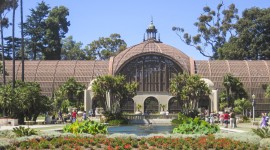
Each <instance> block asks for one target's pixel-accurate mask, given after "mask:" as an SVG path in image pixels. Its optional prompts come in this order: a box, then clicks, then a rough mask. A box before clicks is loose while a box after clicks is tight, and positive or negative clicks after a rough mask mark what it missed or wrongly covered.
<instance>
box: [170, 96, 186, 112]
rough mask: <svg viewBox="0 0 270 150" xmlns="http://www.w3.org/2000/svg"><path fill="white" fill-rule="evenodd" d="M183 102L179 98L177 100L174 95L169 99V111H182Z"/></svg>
mask: <svg viewBox="0 0 270 150" xmlns="http://www.w3.org/2000/svg"><path fill="white" fill-rule="evenodd" d="M182 106H183V103H182V102H181V101H180V100H177V99H176V98H175V97H173V98H171V99H170V100H169V112H170V113H178V112H181V111H182Z"/></svg>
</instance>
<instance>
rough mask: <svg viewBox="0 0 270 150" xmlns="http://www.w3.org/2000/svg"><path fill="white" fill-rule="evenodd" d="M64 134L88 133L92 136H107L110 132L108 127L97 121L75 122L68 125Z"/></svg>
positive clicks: (64, 129)
mask: <svg viewBox="0 0 270 150" xmlns="http://www.w3.org/2000/svg"><path fill="white" fill-rule="evenodd" d="M63 131H64V132H70V133H73V134H78V133H88V134H92V135H96V134H99V133H100V134H106V133H107V132H108V130H107V126H106V125H104V124H101V123H99V122H96V121H89V120H86V121H83V122H78V121H76V122H74V123H72V124H68V125H66V126H65V127H64V128H63Z"/></svg>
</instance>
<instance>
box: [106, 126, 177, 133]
mask: <svg viewBox="0 0 270 150" xmlns="http://www.w3.org/2000/svg"><path fill="white" fill-rule="evenodd" d="M173 128H174V127H173V126H170V125H129V126H114V127H109V128H108V132H109V134H113V133H123V134H136V135H138V136H146V135H149V134H157V133H162V134H170V133H172V130H173Z"/></svg>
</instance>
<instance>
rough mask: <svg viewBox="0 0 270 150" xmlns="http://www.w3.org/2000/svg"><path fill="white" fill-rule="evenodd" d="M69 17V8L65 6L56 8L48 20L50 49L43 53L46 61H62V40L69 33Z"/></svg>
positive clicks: (47, 40) (47, 33) (47, 29)
mask: <svg viewBox="0 0 270 150" xmlns="http://www.w3.org/2000/svg"><path fill="white" fill-rule="evenodd" d="M68 15H69V10H68V8H66V7H64V6H59V7H54V8H53V9H52V10H51V11H50V12H49V16H48V18H47V19H46V21H45V23H46V27H47V28H46V35H45V37H46V42H47V44H48V47H47V48H46V50H45V51H43V54H44V58H45V59H46V60H60V59H61V48H62V44H61V40H62V38H64V37H65V34H66V33H67V32H68V27H69V26H70V22H69V21H68V20H67V16H68Z"/></svg>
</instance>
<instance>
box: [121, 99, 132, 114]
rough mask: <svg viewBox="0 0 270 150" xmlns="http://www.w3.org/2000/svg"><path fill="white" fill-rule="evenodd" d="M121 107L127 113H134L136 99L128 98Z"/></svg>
mask: <svg viewBox="0 0 270 150" xmlns="http://www.w3.org/2000/svg"><path fill="white" fill-rule="evenodd" d="M121 109H122V111H123V112H126V113H134V101H133V99H132V98H129V99H127V100H126V101H124V102H123V104H122V105H121Z"/></svg>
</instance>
